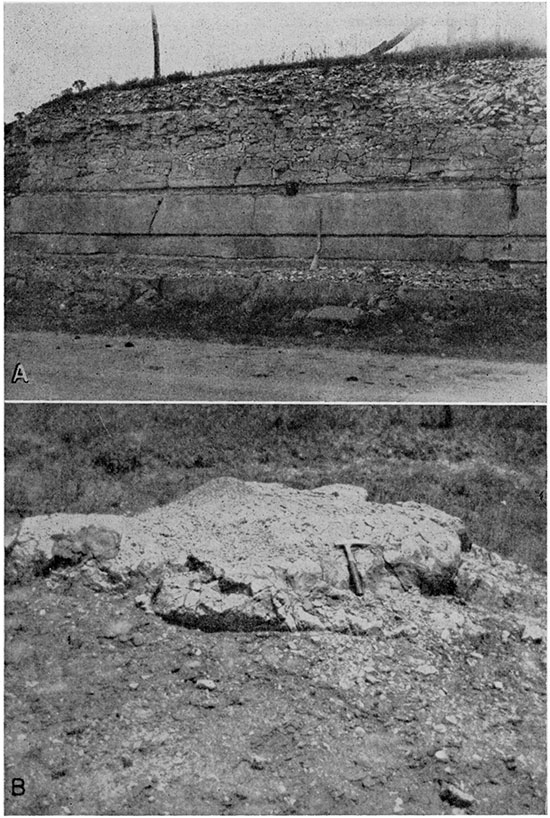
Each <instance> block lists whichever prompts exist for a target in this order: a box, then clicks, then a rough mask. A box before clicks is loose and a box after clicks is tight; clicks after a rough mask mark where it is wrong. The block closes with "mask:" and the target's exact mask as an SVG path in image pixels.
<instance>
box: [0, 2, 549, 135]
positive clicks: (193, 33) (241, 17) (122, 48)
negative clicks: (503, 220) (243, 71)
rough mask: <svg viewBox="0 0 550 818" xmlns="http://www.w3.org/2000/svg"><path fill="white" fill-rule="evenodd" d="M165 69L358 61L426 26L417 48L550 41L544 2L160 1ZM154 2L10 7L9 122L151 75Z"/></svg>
mask: <svg viewBox="0 0 550 818" xmlns="http://www.w3.org/2000/svg"><path fill="white" fill-rule="evenodd" d="M154 7H155V11H156V15H157V19H158V26H159V32H160V46H161V71H162V73H163V74H170V73H172V72H174V71H190V72H192V73H194V74H196V73H200V72H201V71H208V70H212V69H215V68H229V67H237V66H243V65H249V64H251V63H257V62H259V61H260V60H264V61H265V62H275V61H278V60H280V59H285V60H290V59H292V58H293V57H294V58H296V59H298V58H301V57H304V56H305V55H307V54H308V53H309V52H310V51H313V52H314V53H315V54H319V53H322V52H323V51H324V50H326V51H327V53H329V54H330V55H333V56H337V55H339V54H344V53H346V54H347V53H361V52H364V51H367V50H368V49H369V48H373V47H374V46H375V45H377V44H378V43H379V42H380V41H381V40H384V39H387V38H390V37H392V36H394V35H395V34H397V33H398V32H399V31H400V30H401V29H402V28H403V27H404V26H405V25H408V24H409V23H412V22H417V23H419V24H420V25H419V27H418V28H417V29H416V31H415V32H414V33H413V34H412V35H411V36H410V37H408V38H407V39H406V40H405V42H404V43H403V45H402V46H401V47H400V48H401V50H403V49H405V48H407V47H411V46H414V45H420V44H428V43H445V42H447V41H448V38H451V39H456V40H459V41H460V40H470V39H482V38H483V37H491V38H492V37H495V36H500V37H503V38H506V37H510V36H514V37H516V38H519V39H527V40H529V41H531V42H534V43H536V44H539V45H543V44H544V43H545V42H546V28H545V26H546V15H545V12H546V7H545V3H543V2H542V3H539V2H522V3H519V2H509V1H508V2H500V3H478V2H467V3H462V2H456V3H455V2H445V3H432V2H417V3H399V2H378V3H367V2H360V3H355V2H324V3H317V2H300V3H289V2H259V3H258V2H250V3H226V2H222V3H220V2H203V3H178V2H170V3H154ZM152 66H153V48H152V36H151V19H150V4H149V3H148V2H144V3H119V2H112V3H89V2H88V3H34V2H32V3H30V2H28V3H11V2H8V3H4V121H5V122H9V121H11V120H12V119H13V118H14V114H15V112H16V111H24V112H25V113H28V112H29V111H30V110H32V108H35V107H36V106H37V105H41V104H42V103H43V102H47V101H48V100H49V99H50V98H51V97H52V95H54V94H57V93H59V92H60V91H62V90H63V89H65V88H68V87H70V86H71V85H72V84H73V82H74V81H75V80H80V79H81V80H84V81H85V82H86V83H87V84H88V86H89V87H92V86H94V85H99V84H100V83H103V82H106V81H107V80H108V79H109V78H111V77H112V78H113V79H114V80H116V81H117V82H123V81H124V80H128V79H131V78H133V77H139V78H142V77H145V76H151V74H152V70H153V68H152Z"/></svg>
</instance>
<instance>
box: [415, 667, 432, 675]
mask: <svg viewBox="0 0 550 818" xmlns="http://www.w3.org/2000/svg"><path fill="white" fill-rule="evenodd" d="M416 670H417V672H418V673H421V674H422V675H423V676H433V674H434V673H437V668H436V667H434V666H433V665H419V666H418V667H417V668H416Z"/></svg>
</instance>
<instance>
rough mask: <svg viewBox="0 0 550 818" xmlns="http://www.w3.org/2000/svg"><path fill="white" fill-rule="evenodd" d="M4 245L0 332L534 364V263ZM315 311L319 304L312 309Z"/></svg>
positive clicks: (539, 275)
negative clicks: (34, 249) (232, 256)
mask: <svg viewBox="0 0 550 818" xmlns="http://www.w3.org/2000/svg"><path fill="white" fill-rule="evenodd" d="M309 267H310V264H309V261H300V260H297V259H286V260H270V262H269V264H268V265H266V264H264V263H262V262H260V261H239V262H230V261H223V260H220V259H216V260H205V261H201V260H198V259H187V260H185V259H167V258H160V257H158V258H143V257H141V258H140V257H133V258H131V257H122V256H120V257H119V256H93V257H85V256H77V255H75V256H34V255H32V254H26V253H15V252H8V254H7V258H6V302H5V315H6V329H7V330H9V331H17V330H22V329H24V330H57V331H62V332H78V333H82V332H83V333H86V332H92V333H102V334H103V333H106V332H109V333H111V334H113V335H124V334H125V333H130V332H131V333H133V334H137V335H143V336H150V337H180V338H181V337H185V338H189V337H191V338H195V339H198V340H206V339H210V340H213V339H220V340H226V341H230V342H231V343H235V342H238V343H243V342H244V343H251V342H252V343H262V344H266V343H267V344H269V343H287V344H300V345H303V344H305V345H309V346H311V345H315V346H321V347H322V346H326V345H330V346H340V347H344V348H351V349H365V348H366V349H372V350H375V351H378V352H398V353H421V354H422V353H423V354H434V352H436V353H437V354H441V353H444V354H445V355H447V356H454V355H457V356H467V357H473V358H485V359H487V358H488V359H505V360H524V361H537V362H539V361H542V360H544V358H545V351H546V331H545V328H546V323H545V321H546V316H545V303H546V296H545V287H546V271H545V268H544V266H543V265H536V264H531V265H525V264H524V265H514V264H509V263H508V262H502V263H480V264H468V263H466V262H464V263H453V264H442V263H435V262H431V263H430V262H393V261H392V262H387V263H383V262H381V263H368V264H366V263H359V262H355V263H353V262H350V263H344V262H339V261H327V262H323V261H321V263H320V265H319V267H318V269H316V270H310V269H309ZM319 310H321V311H320V312H319Z"/></svg>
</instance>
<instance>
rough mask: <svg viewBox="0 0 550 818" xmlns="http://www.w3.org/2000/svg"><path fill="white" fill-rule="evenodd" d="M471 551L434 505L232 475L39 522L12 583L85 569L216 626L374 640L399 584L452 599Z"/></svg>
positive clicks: (14, 553)
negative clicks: (157, 498) (380, 611)
mask: <svg viewBox="0 0 550 818" xmlns="http://www.w3.org/2000/svg"><path fill="white" fill-rule="evenodd" d="M468 547H469V541H468V538H467V535H466V532H465V531H464V528H463V526H462V524H461V522H460V521H459V520H457V519H456V518H453V517H450V516H449V515H447V514H445V513H443V512H441V511H438V510H436V509H433V508H430V507H429V506H426V505H421V504H418V503H411V502H409V503H398V504H394V505H390V504H380V503H372V502H369V501H368V499H367V494H366V492H365V491H364V489H361V488H358V487H354V486H346V485H333V486H324V487H322V488H318V489H314V490H310V491H307V490H304V491H299V490H296V489H291V488H287V487H285V486H283V485H280V484H276V483H265V484H262V483H247V482H243V481H240V480H236V479H233V478H221V479H218V480H212V481H210V482H209V483H207V484H205V485H203V486H200V487H199V488H197V489H195V490H194V491H192V492H190V493H189V494H188V495H186V496H185V497H184V498H183V499H181V500H179V501H177V502H175V503H172V504H170V505H168V506H165V507H160V508H154V509H150V510H148V511H147V512H144V513H142V514H139V515H136V516H135V517H121V516H118V517H117V516H114V515H70V514H54V515H49V516H47V517H35V518H29V519H27V520H25V521H24V522H23V524H22V526H21V528H20V529H19V531H18V532H17V534H16V535H15V537H14V538H13V540H12V542H11V543H9V546H8V554H9V563H8V577H12V578H18V577H20V576H22V575H25V574H27V575H33V574H36V573H42V574H44V573H50V572H51V571H52V570H55V569H56V568H59V567H63V566H74V567H75V568H76V569H77V570H79V572H80V574H81V576H82V577H83V579H84V580H85V581H86V582H87V583H89V584H91V585H92V586H93V587H98V588H109V587H110V586H119V587H127V586H129V585H132V584H135V582H136V579H138V578H141V580H143V581H144V584H145V586H146V587H147V588H148V590H149V591H150V593H151V604H152V607H153V609H154V610H155V612H156V613H158V614H159V615H161V616H163V617H164V618H165V619H168V620H172V621H176V622H179V623H180V624H185V625H189V626H192V627H200V628H202V629H205V630H253V629H258V628H260V629H281V630H290V631H295V630H336V631H351V632H354V633H367V632H369V631H370V630H371V629H372V628H373V627H377V626H378V619H377V618H376V616H373V609H374V608H375V607H376V604H375V601H376V599H377V596H379V595H380V594H381V593H383V592H384V589H386V588H388V587H392V586H395V587H399V588H401V589H403V590H408V589H413V588H417V589H419V590H420V591H422V592H423V593H426V594H439V593H445V592H452V591H453V590H454V588H455V583H456V579H457V573H458V568H459V566H460V562H461V549H466V548H468Z"/></svg>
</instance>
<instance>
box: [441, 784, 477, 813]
mask: <svg viewBox="0 0 550 818" xmlns="http://www.w3.org/2000/svg"><path fill="white" fill-rule="evenodd" d="M439 797H440V798H441V800H442V801H447V803H448V804H451V806H453V807H471V806H472V804H473V803H474V802H475V800H476V799H475V798H474V796H473V795H470V793H468V792H466V791H465V790H463V789H460V787H455V785H454V784H449V783H447V782H442V785H441V789H440V791H439Z"/></svg>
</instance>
